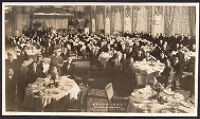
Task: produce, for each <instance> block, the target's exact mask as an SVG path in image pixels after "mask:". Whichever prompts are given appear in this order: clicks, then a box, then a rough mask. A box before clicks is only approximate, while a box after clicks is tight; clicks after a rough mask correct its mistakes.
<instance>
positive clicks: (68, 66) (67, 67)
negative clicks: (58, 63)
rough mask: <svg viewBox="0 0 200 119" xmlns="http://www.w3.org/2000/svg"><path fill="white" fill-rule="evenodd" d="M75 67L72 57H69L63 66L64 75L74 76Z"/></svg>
mask: <svg viewBox="0 0 200 119" xmlns="http://www.w3.org/2000/svg"><path fill="white" fill-rule="evenodd" d="M74 69H75V65H74V64H72V59H71V58H70V57H69V58H68V59H67V62H66V63H65V64H64V65H63V67H62V75H66V76H68V75H69V76H70V77H71V78H74V77H75V76H74V73H75V72H74Z"/></svg>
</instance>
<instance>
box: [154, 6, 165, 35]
mask: <svg viewBox="0 0 200 119" xmlns="http://www.w3.org/2000/svg"><path fill="white" fill-rule="evenodd" d="M152 10H153V11H152V35H153V36H156V35H157V34H160V33H162V34H163V32H164V31H163V28H164V21H163V20H164V19H163V7H161V6H153V9H152Z"/></svg>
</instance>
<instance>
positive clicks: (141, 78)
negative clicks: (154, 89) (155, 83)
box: [135, 72, 146, 88]
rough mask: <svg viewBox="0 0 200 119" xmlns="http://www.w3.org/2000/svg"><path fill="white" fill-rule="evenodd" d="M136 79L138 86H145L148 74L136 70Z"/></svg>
mask: <svg viewBox="0 0 200 119" xmlns="http://www.w3.org/2000/svg"><path fill="white" fill-rule="evenodd" d="M135 80H136V84H137V88H140V87H144V86H145V85H146V76H145V75H142V74H141V73H138V72H135Z"/></svg>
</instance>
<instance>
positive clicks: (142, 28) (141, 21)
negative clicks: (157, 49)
mask: <svg viewBox="0 0 200 119" xmlns="http://www.w3.org/2000/svg"><path fill="white" fill-rule="evenodd" d="M137 14H138V15H137V16H138V18H137V26H136V31H137V32H147V18H148V16H147V9H146V8H145V6H141V7H140V9H139V11H138V12H137Z"/></svg>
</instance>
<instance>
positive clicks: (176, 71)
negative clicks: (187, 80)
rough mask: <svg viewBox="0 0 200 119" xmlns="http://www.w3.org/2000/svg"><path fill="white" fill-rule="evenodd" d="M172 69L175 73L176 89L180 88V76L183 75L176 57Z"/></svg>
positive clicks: (181, 67)
mask: <svg viewBox="0 0 200 119" xmlns="http://www.w3.org/2000/svg"><path fill="white" fill-rule="evenodd" d="M172 67H173V68H174V71H175V77H176V87H177V88H180V79H181V78H182V74H183V64H181V62H180V60H179V58H178V57H177V56H175V57H174V60H173V63H172Z"/></svg>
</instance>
